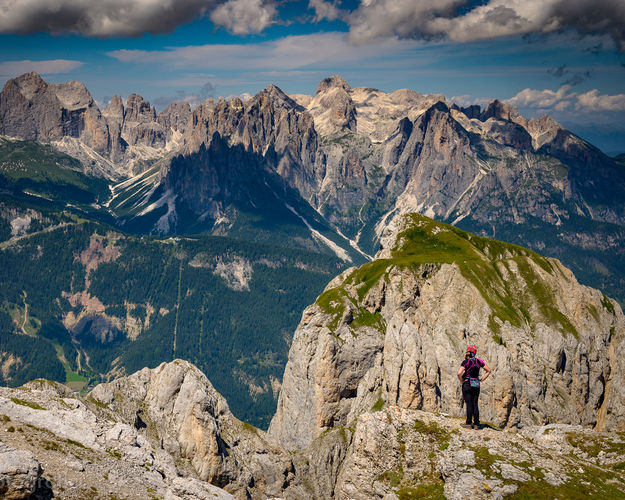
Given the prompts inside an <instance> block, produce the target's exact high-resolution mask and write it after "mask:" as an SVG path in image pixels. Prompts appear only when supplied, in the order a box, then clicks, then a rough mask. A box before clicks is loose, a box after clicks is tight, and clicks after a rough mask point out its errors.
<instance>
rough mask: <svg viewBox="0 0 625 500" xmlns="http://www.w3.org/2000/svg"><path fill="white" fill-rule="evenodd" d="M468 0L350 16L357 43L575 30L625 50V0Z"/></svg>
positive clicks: (378, 8) (385, 6)
mask: <svg viewBox="0 0 625 500" xmlns="http://www.w3.org/2000/svg"><path fill="white" fill-rule="evenodd" d="M467 3H468V2H467V0H440V1H437V2H431V1H429V0H366V1H363V2H362V3H361V5H360V6H359V7H358V9H356V10H355V11H354V12H353V13H352V14H351V15H350V17H349V24H350V34H351V37H352V39H353V40H355V41H359V42H363V41H367V40H371V39H374V38H378V37H385V36H390V35H396V36H399V37H403V38H419V39H426V40H431V39H449V40H452V41H456V42H471V41H476V40H488V39H492V38H498V37H503V36H510V35H527V34H534V33H539V34H546V33H554V32H560V31H564V30H567V29H572V30H574V31H576V32H577V33H579V34H580V35H597V34H598V35H609V36H611V37H612V39H613V40H614V41H615V43H616V44H617V47H618V48H619V50H621V51H624V50H625V2H623V1H622V0H489V1H488V2H487V3H485V4H483V5H478V6H475V7H473V8H470V9H469V10H466V7H467Z"/></svg>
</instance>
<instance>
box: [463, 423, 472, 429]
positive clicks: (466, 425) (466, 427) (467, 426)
mask: <svg viewBox="0 0 625 500" xmlns="http://www.w3.org/2000/svg"><path fill="white" fill-rule="evenodd" d="M460 427H464V428H465V429H472V428H473V426H472V425H471V424H460Z"/></svg>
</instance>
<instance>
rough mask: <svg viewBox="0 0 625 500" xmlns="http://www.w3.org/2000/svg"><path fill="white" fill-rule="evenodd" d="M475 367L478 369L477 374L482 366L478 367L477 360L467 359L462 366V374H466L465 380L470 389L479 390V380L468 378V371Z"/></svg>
mask: <svg viewBox="0 0 625 500" xmlns="http://www.w3.org/2000/svg"><path fill="white" fill-rule="evenodd" d="M476 366H477V367H478V372H479V368H481V367H482V366H481V365H480V363H479V361H478V360H477V358H475V357H473V358H467V363H466V364H465V365H464V373H465V374H466V376H465V378H466V380H467V381H468V382H469V385H470V386H471V387H474V388H476V389H479V388H480V379H479V378H473V377H469V369H471V368H475V367H476Z"/></svg>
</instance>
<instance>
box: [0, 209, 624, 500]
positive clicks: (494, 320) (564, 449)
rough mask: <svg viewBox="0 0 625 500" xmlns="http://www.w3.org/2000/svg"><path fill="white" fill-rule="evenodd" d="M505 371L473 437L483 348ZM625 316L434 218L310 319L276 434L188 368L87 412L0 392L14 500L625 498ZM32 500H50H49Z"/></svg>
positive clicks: (172, 368) (98, 396)
mask: <svg viewBox="0 0 625 500" xmlns="http://www.w3.org/2000/svg"><path fill="white" fill-rule="evenodd" d="M469 343H470V344H476V345H477V346H478V348H479V352H478V356H480V357H481V358H483V359H484V360H485V361H486V362H487V363H488V364H489V366H490V367H491V368H492V370H493V373H492V376H491V377H490V378H489V379H488V380H486V381H485V382H484V383H483V387H482V394H481V398H480V403H481V405H480V406H481V413H482V417H483V422H484V428H483V429H481V430H477V429H476V430H472V429H464V428H462V427H461V426H460V424H461V422H462V421H463V417H462V415H463V408H462V407H461V404H460V388H459V384H458V381H457V378H456V371H457V368H458V366H459V363H460V360H461V357H462V354H463V352H464V349H465V347H466V345H467V344H469ZM624 349H625V317H624V316H623V312H622V310H621V308H620V306H619V304H618V303H617V302H616V301H614V300H612V299H610V298H608V297H607V296H605V295H603V294H602V293H601V292H599V291H597V290H594V289H591V288H588V287H585V286H583V285H580V284H579V283H578V282H577V281H576V280H575V278H574V276H573V275H572V273H571V272H570V271H569V270H568V269H567V268H565V267H564V266H563V265H562V264H560V263H559V262H558V261H557V260H554V259H547V258H544V257H542V256H540V255H538V254H536V253H534V252H532V251H530V250H527V249H525V248H522V247H518V246H515V245H511V244H507V243H502V242H498V241H495V240H489V239H486V238H482V237H480V236H476V235H472V234H470V233H466V232H463V231H461V230H459V229H457V228H455V227H453V226H449V225H446V224H442V223H438V222H435V221H433V220H431V219H428V218H426V217H424V216H420V215H418V214H410V215H406V216H404V217H402V218H398V219H396V221H395V223H393V224H392V225H391V226H389V228H388V229H387V230H386V231H385V233H384V236H383V238H382V248H381V250H380V252H379V253H378V254H377V255H376V259H374V260H373V261H372V262H370V263H367V264H365V265H363V266H361V267H360V268H351V269H349V270H347V271H345V272H343V273H342V274H341V275H339V276H338V277H336V278H335V279H334V280H332V281H331V282H330V284H329V285H328V286H327V288H326V290H325V291H324V293H323V294H322V295H321V296H320V297H319V298H318V299H317V301H316V303H315V304H313V305H311V306H310V307H308V308H307V309H306V310H305V311H304V313H303V316H302V320H301V323H300V325H299V327H298V329H297V331H296V333H295V337H294V340H293V344H292V346H291V350H290V353H289V361H288V364H287V367H286V370H285V374H284V377H283V385H282V389H281V393H280V398H279V403H278V409H277V412H276V414H275V416H274V418H273V420H272V422H271V426H270V428H269V431H268V432H267V433H265V432H263V431H262V430H259V429H257V428H254V427H253V426H251V425H249V424H246V423H244V422H241V421H240V420H238V419H237V418H236V417H234V416H233V414H232V413H231V411H230V409H229V407H228V404H227V402H226V401H225V399H224V398H223V397H222V396H221V395H220V394H218V393H217V392H216V391H215V389H214V388H213V386H212V384H211V383H210V382H209V380H208V378H207V377H206V376H205V375H204V374H203V373H201V372H200V371H199V370H198V369H197V368H196V367H195V366H193V365H192V364H190V363H188V362H186V361H182V360H175V361H173V362H170V363H163V364H161V365H160V366H158V367H156V368H154V369H148V368H145V369H143V370H140V371H139V372H137V373H134V374H133V375H130V376H127V377H121V378H118V379H116V380H113V381H112V382H109V383H105V384H100V385H98V386H96V387H95V388H94V389H93V390H92V391H91V392H90V393H89V394H87V395H86V396H84V397H80V396H77V395H76V394H74V393H72V392H71V391H70V390H69V389H68V388H66V387H65V386H63V385H60V384H56V383H53V382H48V381H45V380H36V381H33V382H30V383H28V384H26V385H24V386H22V387H20V388H14V389H9V388H0V408H1V410H0V419H1V420H2V425H1V428H0V442H1V443H2V444H0V488H3V489H2V490H0V492H1V493H2V494H3V495H5V496H4V497H5V498H29V497H30V498H50V497H51V496H52V495H55V496H59V497H63V498H69V499H78V498H86V497H87V498H95V497H98V498H166V499H171V500H174V499H193V498H202V499H203V498H224V499H227V498H232V497H234V498H238V499H247V498H254V499H256V498H258V499H263V498H284V499H296V500H297V499H302V500H303V499H310V498H315V499H329V498H336V499H344V500H347V499H363V500H365V499H371V498H380V499H386V500H390V499H408V498H448V499H458V500H460V499H462V498H465V497H466V492H467V489H470V491H471V492H472V495H473V496H474V497H475V498H479V499H490V498H560V499H565V498H625V475H623V470H624V465H625V433H624V432H623V431H624V430H625V414H624V410H623V400H624V395H623V387H624V384H623V380H622V378H623V361H622V360H623V350H624ZM30 495H33V496H32V497H31V496H30Z"/></svg>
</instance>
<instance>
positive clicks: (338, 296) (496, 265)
mask: <svg viewBox="0 0 625 500" xmlns="http://www.w3.org/2000/svg"><path fill="white" fill-rule="evenodd" d="M408 217H410V222H409V224H408V225H407V227H406V229H405V230H404V231H403V232H402V233H401V234H400V236H399V237H398V239H397V242H398V244H397V246H396V247H395V248H394V249H393V250H392V257H391V258H387V259H376V260H374V261H372V262H369V263H367V264H364V265H363V266H361V267H360V268H358V269H356V270H355V271H353V272H352V273H351V274H350V275H349V276H347V278H346V279H345V282H344V284H347V285H352V286H355V287H356V289H357V295H358V297H354V296H351V295H350V294H349V293H348V291H347V290H346V288H345V287H344V285H339V286H337V287H335V288H332V289H330V290H327V291H325V292H324V293H323V294H322V295H321V296H320V297H319V298H318V299H317V304H318V305H319V306H320V307H321V308H322V309H324V310H325V311H326V312H327V313H329V314H332V316H333V318H332V320H331V321H330V323H329V328H330V329H331V330H333V329H334V328H336V327H337V326H338V324H339V322H340V320H341V318H342V316H343V314H344V312H345V309H346V305H347V303H346V301H350V302H351V303H352V304H353V305H354V306H356V307H357V313H356V317H363V319H364V321H365V323H366V324H369V325H372V324H374V323H375V322H379V321H381V318H375V320H374V318H373V317H372V316H375V315H373V314H371V313H369V312H368V311H366V309H364V308H362V307H359V303H360V302H361V300H362V299H363V298H364V297H365V295H366V294H367V292H368V291H369V290H370V289H371V287H372V286H373V285H375V284H376V283H377V282H378V281H379V280H380V279H385V277H386V276H387V275H388V273H389V271H390V270H391V269H392V268H393V267H399V268H407V269H414V270H418V269H420V266H422V265H423V264H434V265H436V266H439V265H441V264H451V263H454V264H456V265H457V266H458V267H459V269H460V272H461V273H462V275H463V276H464V277H465V278H466V279H467V280H469V281H470V282H471V283H472V284H473V285H474V286H475V287H476V288H477V290H478V291H479V292H480V294H481V295H482V296H483V298H484V300H486V302H487V303H488V304H489V306H490V307H491V309H492V311H493V312H492V315H491V318H490V324H489V326H490V327H491V329H492V330H493V332H494V335H495V340H496V341H501V340H500V338H499V340H498V336H497V333H498V331H499V322H498V321H497V320H496V318H498V319H499V321H500V322H502V323H503V322H506V321H508V322H510V323H511V324H512V325H514V326H517V327H520V326H522V325H528V326H530V327H531V326H533V325H535V324H536V323H538V322H543V323H545V324H548V325H551V326H554V327H555V328H557V329H559V330H560V331H561V332H562V333H563V334H564V335H567V334H572V335H575V336H577V331H576V330H575V327H574V326H573V325H572V324H571V323H570V321H568V319H567V318H566V316H565V315H564V314H563V313H562V312H561V311H559V310H558V308H557V305H556V301H555V298H554V296H553V292H552V290H551V289H550V288H549V285H548V284H547V282H546V281H545V279H544V278H543V276H541V275H543V274H544V273H547V274H552V275H553V274H556V273H557V274H558V275H559V276H560V277H562V278H564V276H563V275H561V273H560V271H559V269H558V268H557V267H556V266H554V265H553V264H552V262H551V261H550V260H548V259H546V258H544V257H542V256H541V255H539V254H537V253H535V252H533V251H531V250H528V249H526V248H523V247H520V246H517V245H513V244H510V243H505V242H501V241H497V240H493V239H489V238H483V237H481V236H476V235H474V234H471V233H468V232H465V231H462V230H460V229H458V228H456V227H454V226H451V225H448V224H443V223H440V222H436V221H434V220H432V219H429V218H427V217H425V216H423V215H419V214H410V215H409V216H408ZM513 269H515V270H516V272H515V273H508V271H511V270H513ZM505 275H508V276H510V277H508V278H504V276H505ZM606 304H610V303H609V301H606ZM367 315H369V316H367ZM361 322H362V320H361Z"/></svg>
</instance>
